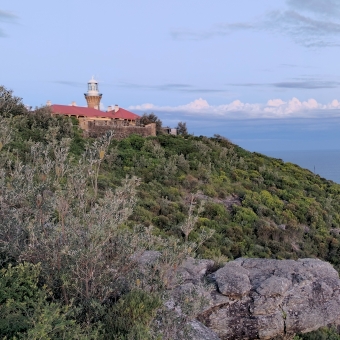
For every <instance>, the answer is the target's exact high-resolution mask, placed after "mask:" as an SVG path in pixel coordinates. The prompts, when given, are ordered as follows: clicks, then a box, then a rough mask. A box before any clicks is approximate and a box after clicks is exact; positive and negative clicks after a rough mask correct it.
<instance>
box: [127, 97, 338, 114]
mask: <svg viewBox="0 0 340 340" xmlns="http://www.w3.org/2000/svg"><path fill="white" fill-rule="evenodd" d="M129 109H130V110H133V111H140V112H151V111H152V112H155V113H157V112H168V113H171V112H177V113H182V114H186V115H194V116H200V115H202V116H203V115H207V114H208V115H210V116H216V117H220V118H222V117H225V118H228V119H247V118H266V119H270V118H272V119H275V118H276V119H278V118H295V117H297V118H321V117H339V118H340V102H339V101H338V100H333V101H332V102H331V103H329V104H320V103H318V102H317V101H316V100H315V99H309V100H307V101H300V100H299V99H297V98H292V99H291V100H289V101H287V102H285V101H283V100H282V99H271V100H269V101H268V102H267V104H250V103H242V102H241V101H240V100H235V101H233V102H232V103H230V104H223V105H210V104H209V103H208V102H207V101H206V100H204V99H202V98H199V99H196V100H194V101H193V102H191V103H189V104H185V105H179V106H157V105H154V104H141V105H136V106H130V107H129Z"/></svg>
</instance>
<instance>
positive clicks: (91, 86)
mask: <svg viewBox="0 0 340 340" xmlns="http://www.w3.org/2000/svg"><path fill="white" fill-rule="evenodd" d="M84 95H85V98H86V101H87V107H89V108H91V109H96V110H99V109H100V100H101V99H102V94H101V93H99V90H98V82H97V81H96V80H95V79H93V77H92V79H91V80H89V82H88V83H87V93H84Z"/></svg>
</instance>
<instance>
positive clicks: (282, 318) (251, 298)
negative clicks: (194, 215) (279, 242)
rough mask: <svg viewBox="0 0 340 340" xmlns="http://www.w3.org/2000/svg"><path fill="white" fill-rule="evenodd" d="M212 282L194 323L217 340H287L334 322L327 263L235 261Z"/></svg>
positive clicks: (336, 290) (339, 303)
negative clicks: (212, 287)
mask: <svg viewBox="0 0 340 340" xmlns="http://www.w3.org/2000/svg"><path fill="white" fill-rule="evenodd" d="M212 277H213V278H214V279H215V282H216V291H215V292H213V293H211V299H210V301H209V306H208V307H206V308H205V309H204V311H202V312H201V313H200V314H199V315H198V316H197V319H198V320H199V321H200V322H201V323H203V324H204V325H205V326H207V327H208V328H209V329H211V330H212V331H213V332H214V333H216V334H217V336H219V338H220V339H222V340H223V339H273V338H277V339H290V338H292V337H293V335H294V334H296V333H307V332H311V331H313V330H317V329H318V328H320V327H323V326H327V325H328V324H331V323H334V322H339V320H340V280H339V275H338V273H337V271H336V270H335V269H334V268H333V267H332V266H331V265H330V264H329V263H327V262H323V261H320V260H317V259H302V260H298V261H293V260H266V259H238V260H236V261H232V262H229V263H227V264H226V265H225V266H224V267H223V268H221V269H219V270H218V271H217V272H216V273H214V274H213V275H212ZM202 339H203V338H202Z"/></svg>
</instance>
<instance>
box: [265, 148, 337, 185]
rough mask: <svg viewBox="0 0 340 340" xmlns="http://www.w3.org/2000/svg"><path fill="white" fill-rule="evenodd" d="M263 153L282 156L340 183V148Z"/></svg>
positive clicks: (287, 160) (275, 156) (286, 160)
mask: <svg viewBox="0 0 340 340" xmlns="http://www.w3.org/2000/svg"><path fill="white" fill-rule="evenodd" d="M262 153H263V154H265V155H267V156H270V157H274V158H281V159H282V160H283V161H284V162H290V163H294V164H297V165H299V166H300V167H302V168H305V169H308V170H310V171H312V172H313V173H315V174H318V175H320V176H321V177H324V178H326V179H330V180H332V181H334V182H336V183H340V150H306V151H297V150H294V151H267V152H262Z"/></svg>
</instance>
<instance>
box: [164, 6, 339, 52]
mask: <svg viewBox="0 0 340 340" xmlns="http://www.w3.org/2000/svg"><path fill="white" fill-rule="evenodd" d="M286 5H287V7H286V8H285V9H278V10H274V11H270V12H268V13H265V14H264V15H263V16H262V18H261V19H259V20H254V21H253V22H235V23H220V24H217V25H215V26H214V27H212V28H210V29H209V30H206V31H201V32H198V31H192V30H190V29H184V30H183V29H181V30H180V29H177V30H174V31H172V32H171V33H170V34H171V36H172V38H173V39H174V40H197V41H198V40H207V39H211V38H214V37H221V36H227V35H230V34H232V33H233V32H237V31H268V32H272V33H280V34H282V35H287V36H289V37H290V38H291V39H293V40H294V41H295V42H296V43H297V44H300V45H302V46H305V47H326V46H340V20H339V14H340V1H339V0H287V1H286Z"/></svg>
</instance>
